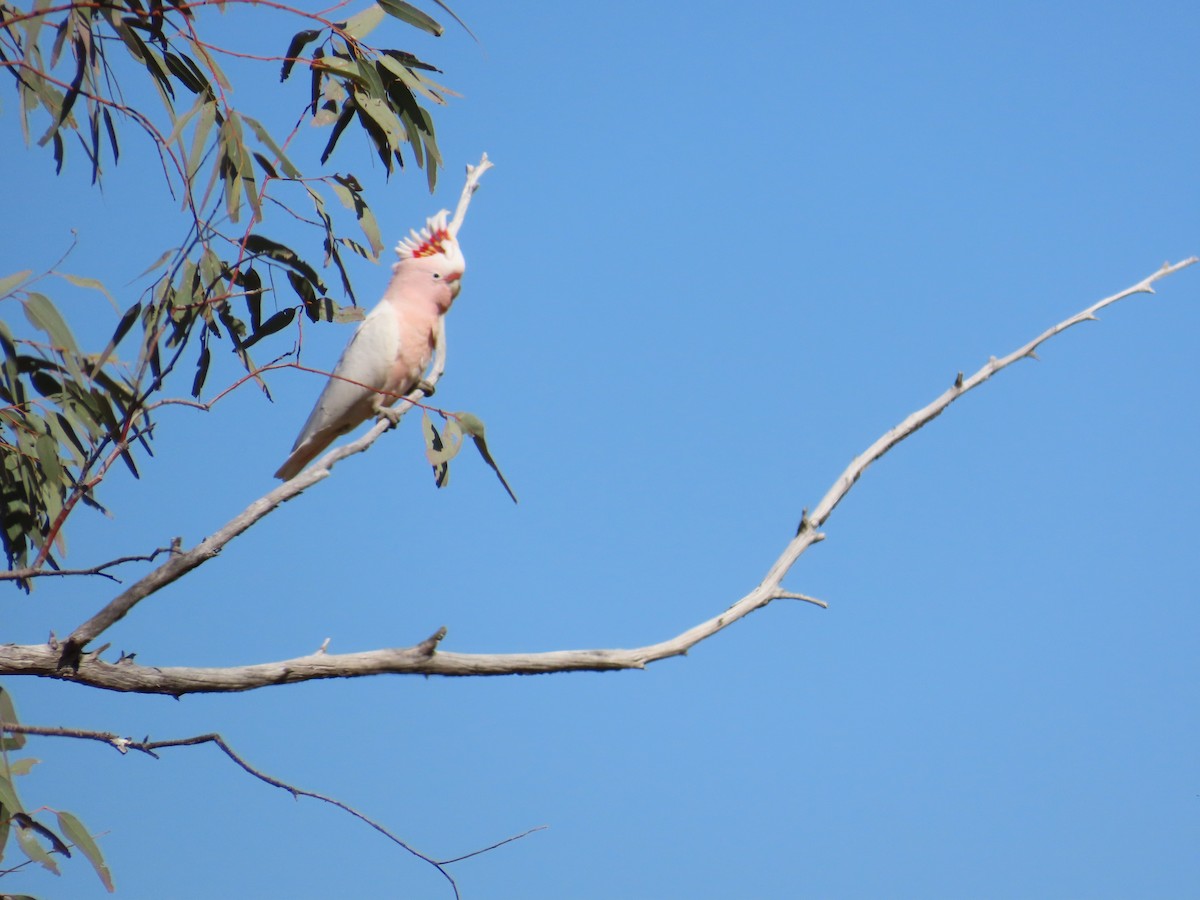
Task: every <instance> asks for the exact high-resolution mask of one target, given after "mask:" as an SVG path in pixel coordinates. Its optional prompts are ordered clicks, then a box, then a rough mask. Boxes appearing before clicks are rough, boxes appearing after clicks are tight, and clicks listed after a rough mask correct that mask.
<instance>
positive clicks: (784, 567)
mask: <svg viewBox="0 0 1200 900" xmlns="http://www.w3.org/2000/svg"><path fill="white" fill-rule="evenodd" d="M1196 261H1197V259H1196V258H1195V257H1192V258H1190V259H1185V260H1182V261H1181V262H1178V263H1175V264H1173V265H1170V264H1168V265H1164V266H1163V267H1162V268H1161V269H1159V270H1158V271H1156V272H1155V273H1153V274H1152V275H1150V276H1148V277H1147V278H1144V279H1143V280H1142V281H1140V282H1138V283H1137V284H1135V285H1133V286H1132V287H1129V288H1126V289H1125V290H1123V291H1120V292H1119V293H1116V294H1113V295H1112V296H1111V297H1106V298H1104V299H1103V300H1100V301H1098V302H1097V303H1094V304H1092V305H1091V306H1089V307H1088V308H1087V309H1084V310H1082V311H1081V312H1079V313H1076V314H1075V315H1073V316H1071V317H1070V318H1068V319H1065V320H1063V321H1062V322H1059V323H1058V324H1056V325H1054V326H1052V327H1050V328H1048V329H1047V330H1046V331H1044V332H1042V333H1041V334H1039V335H1038V336H1037V337H1035V338H1034V339H1033V340H1031V341H1029V342H1028V343H1027V344H1025V345H1023V346H1021V347H1018V348H1017V349H1016V350H1014V351H1013V352H1012V353H1010V354H1008V355H1007V356H1004V357H1001V358H999V359H996V358H994V357H993V358H992V359H991V360H989V361H988V362H987V363H986V364H985V365H984V366H983V367H981V368H980V369H979V370H978V371H977V372H975V373H974V374H973V375H971V376H970V377H966V378H965V377H964V376H963V374H962V373H961V372H960V373H958V375H957V377H956V378H955V379H954V380H953V383H952V385H951V386H950V387H949V388H948V389H947V390H946V391H944V392H943V393H942V394H941V395H940V396H938V397H937V398H936V399H935V400H933V401H932V402H931V403H929V404H928V405H926V406H925V407H923V408H921V409H919V410H917V411H916V412H914V413H912V414H911V415H909V416H908V417H907V418H905V419H904V421H902V422H900V423H899V424H898V425H896V426H895V427H894V428H892V429H890V430H889V431H888V432H886V433H885V434H884V435H883V436H881V437H880V438H879V439H878V440H877V441H875V443H873V444H872V445H871V446H870V447H868V448H867V449H866V450H865V451H864V452H863V453H862V454H860V455H859V456H857V457H856V458H855V459H854V460H853V461H852V462H851V463H850V465H849V466H847V467H846V469H845V471H844V472H842V474H841V475H840V476H839V477H838V478H837V480H836V481H835V482H834V483H833V485H832V486H831V487H830V488H829V490H828V491H826V493H825V496H823V497H822V498H821V500H820V502H819V503H818V504H817V505H816V507H814V510H813V512H812V514H811V515H810V514H808V513H807V512H805V513H804V514H803V515H802V517H801V521H800V527H799V528H798V529H797V531H796V535H795V536H794V537H793V538H792V539H791V540H790V541H789V542H788V544H787V545H786V546H785V547H784V549H783V552H782V553H781V554H780V555H779V557H778V559H776V560H775V562H774V563H773V564H772V565H771V567H770V569H769V570H768V571H767V574H766V576H765V577H764V578H763V580H762V582H760V583H759V585H758V586H757V587H755V588H754V589H753V590H752V591H750V592H749V593H748V594H746V595H745V596H744V597H742V598H741V599H740V600H738V601H737V602H736V603H734V604H733V605H732V606H730V607H729V608H728V609H726V610H725V611H724V612H723V613H721V614H719V615H717V616H714V617H712V618H710V619H708V620H707V621H704V622H701V623H700V624H698V625H695V626H694V627H692V628H689V629H688V630H686V631H684V632H682V633H681V634H678V635H676V636H675V637H673V638H670V639H668V640H665V641H662V642H659V643H657V644H650V645H648V646H645V647H638V648H634V649H627V650H626V649H613V650H557V651H551V652H545V653H499V654H496V653H487V654H472V653H444V652H441V651H440V650H438V646H439V644H440V642H441V640H442V638H443V637H444V636H445V629H442V630H440V631H439V632H438V633H437V634H435V635H433V636H432V637H430V638H427V639H426V640H424V641H422V642H421V643H419V644H417V645H416V646H413V647H407V648H398V649H383V650H371V651H365V652H361V653H343V654H330V653H325V652H323V651H318V652H317V653H314V654H310V655H308V656H300V657H296V658H294V659H288V660H282V661H279V662H271V663H259V664H256V665H248V666H228V667H222V668H195V667H166V668H160V667H156V666H142V665H138V664H136V663H134V662H133V661H132V659H130V658H122V659H120V660H118V661H117V662H115V663H109V662H105V661H103V660H101V659H100V658H99V656H100V654H99V652H97V653H93V654H85V653H83V652H82V648H83V647H85V646H86V644H87V642H88V641H90V640H92V639H93V638H94V637H96V636H97V635H98V634H100V633H101V632H102V631H103V630H104V629H105V628H107V627H108V625H111V624H112V622H115V621H116V620H117V619H119V618H120V617H121V616H123V615H124V614H125V613H126V612H128V611H129V609H131V608H132V607H133V605H134V604H136V603H137V602H138V601H139V600H140V599H142V598H144V597H146V596H149V594H151V593H153V592H154V591H155V590H157V589H158V588H159V587H161V586H162V585H163V584H166V583H169V582H170V581H173V580H175V579H176V578H178V577H180V576H181V575H182V574H184V573H185V572H187V571H190V570H191V569H193V568H195V567H196V566H198V565H200V564H201V563H203V562H204V561H206V560H207V559H209V558H211V557H212V556H213V555H215V554H216V552H217V551H219V550H220V548H221V547H223V546H224V545H225V544H226V543H228V541H229V540H232V539H233V538H234V537H236V536H237V535H238V534H241V533H242V532H243V531H245V530H246V529H247V528H249V527H250V526H251V525H253V524H254V523H255V522H256V521H258V520H259V519H261V518H262V517H263V516H265V515H267V513H269V512H271V510H273V509H275V508H276V507H277V506H278V505H279V504H280V503H283V502H284V501H286V500H289V499H291V498H292V497H294V496H295V495H296V494H298V493H300V492H301V491H302V490H304V489H305V488H307V487H309V486H310V485H312V484H314V483H316V482H317V481H319V480H321V479H323V478H324V477H326V476H327V475H328V474H329V468H330V466H332V465H333V464H334V463H335V462H337V461H338V460H340V459H342V458H344V457H345V456H349V455H350V454H352V453H358V452H361V451H362V450H365V449H366V448H367V447H368V446H369V445H370V444H371V443H372V442H373V441H374V440H375V439H376V438H377V437H378V436H379V435H380V434H382V432H383V431H384V430H385V429H386V427H387V423H383V422H381V423H379V424H377V425H376V426H375V427H374V428H373V429H371V431H370V432H368V433H367V434H366V435H365V436H364V437H362V438H360V439H359V440H357V441H354V442H352V443H350V444H347V445H345V446H343V447H340V448H338V449H336V450H334V451H332V452H331V453H329V454H327V455H326V456H325V457H324V458H322V459H321V461H320V462H318V463H317V464H316V465H315V466H313V467H312V468H310V469H308V470H307V471H306V472H305V473H303V474H301V475H300V476H298V477H297V478H295V479H293V480H292V481H290V482H288V483H286V484H284V485H282V486H280V487H278V488H276V489H275V490H273V491H271V493H269V494H267V495H266V496H265V497H263V498H262V499H260V500H258V501H256V502H255V503H254V504H251V506H250V507H248V508H247V509H246V510H245V511H244V512H243V513H242V514H241V515H240V516H238V517H237V518H235V519H234V520H232V521H231V522H230V523H228V524H227V525H225V526H224V527H223V528H222V529H220V530H219V531H217V532H215V533H214V534H213V535H211V536H210V537H208V538H206V539H205V540H204V541H201V542H200V544H198V545H197V546H196V547H194V548H192V549H191V550H189V551H186V552H183V553H180V554H179V555H178V556H175V557H174V558H172V559H171V560H170V561H169V562H168V563H166V564H165V565H163V566H161V567H160V568H159V569H156V570H155V571H154V572H152V573H150V574H149V575H148V576H146V578H144V579H142V581H140V582H138V584H136V585H134V586H133V587H131V588H130V589H129V591H126V592H125V594H122V595H121V596H120V597H118V598H117V599H116V600H114V601H113V602H112V603H110V604H109V606H108V607H106V608H105V609H104V610H102V611H101V612H100V613H99V614H98V615H97V616H94V617H93V618H92V619H91V620H89V621H88V622H86V623H84V625H81V626H80V627H79V628H78V629H76V630H75V632H74V633H73V634H72V635H71V637H70V638H68V642H67V645H66V647H65V648H64V647H60V646H59V645H58V644H57V643H54V642H52V643H49V644H40V645H30V646H13V645H9V646H4V647H0V675H38V676H44V677H48V678H57V679H61V680H64V681H76V682H79V683H81V684H87V685H91V686H92V687H99V688H105V689H107V690H114V691H132V692H139V693H157V694H173V695H175V696H179V695H182V694H188V693H220V692H230V691H248V690H254V689H256V688H260V687H266V686H268V685H276V684H294V683H296V682H300V681H311V680H314V679H320V678H355V677H362V676H365V675H383V674H395V675H447V676H467V675H533V674H543V673H549V672H569V671H592V672H595V671H610V670H614V669H641V668H645V666H646V665H648V664H649V663H652V662H655V661H657V660H660V659H666V658H668V657H672V656H681V655H683V654H686V653H687V652H688V650H689V649H691V648H692V647H694V646H695V645H696V644H698V643H700V642H701V641H703V640H706V639H707V638H709V637H712V636H713V635H714V634H716V633H717V632H719V631H722V630H724V629H725V628H728V627H729V626H730V625H732V624H733V623H734V622H736V621H738V620H739V619H742V618H744V617H746V616H747V615H749V614H750V613H752V612H754V611H755V610H758V609H762V608H763V607H764V606H767V605H768V604H769V603H771V602H772V601H773V600H780V599H794V600H804V601H806V602H810V603H814V604H817V605H820V606H824V605H825V604H824V603H823V602H822V601H820V600H817V599H815V598H812V597H808V596H805V595H803V594H796V593H793V592H791V591H787V590H785V589H784V588H783V586H782V584H783V579H784V578H785V577H786V576H787V574H788V572H789V571H790V570H791V568H792V566H793V565H795V563H796V561H797V560H798V559H799V558H800V556H801V554H803V553H804V551H805V550H807V549H808V548H809V547H810V546H812V545H813V544H814V543H817V542H818V541H820V540H822V539H824V535H823V534H822V533H821V532H820V531H819V530H818V529H819V528H820V527H821V526H822V525H823V524H824V523H825V521H826V520H828V518H829V516H830V515H831V514H832V513H833V510H834V509H835V508H836V507H837V505H838V503H840V502H841V500H842V498H844V497H845V496H846V494H847V493H849V491H850V489H851V488H852V487H853V486H854V484H855V483H856V482H857V481H858V479H859V478H860V477H861V476H862V474H863V473H864V472H865V471H866V470H867V468H868V467H869V466H870V465H871V464H872V463H873V462H875V461H876V460H878V459H880V458H881V457H882V456H883V455H884V454H886V453H887V452H888V451H889V450H891V449H892V448H893V447H894V446H896V444H898V443H900V442H901V441H903V440H904V439H905V438H907V437H909V436H911V435H912V434H913V433H914V432H916V431H917V430H918V429H920V428H921V427H922V426H923V425H925V424H927V423H929V422H930V421H932V420H933V419H935V418H936V417H937V416H939V415H941V414H942V413H943V412H944V411H945V410H946V409H947V408H948V407H949V406H950V404H952V403H953V402H954V401H955V400H957V399H959V398H960V397H962V396H963V395H964V394H966V393H967V392H968V391H971V390H973V389H975V388H977V387H979V385H981V384H983V383H984V382H985V381H987V380H988V379H989V378H991V377H992V376H993V375H995V374H996V373H997V372H1000V371H1002V370H1003V369H1005V368H1007V367H1008V366H1010V365H1012V364H1013V363H1015V362H1018V361H1019V360H1022V359H1025V358H1027V357H1033V356H1034V354H1035V351H1036V350H1037V348H1038V347H1039V346H1040V345H1041V344H1043V343H1045V342H1046V341H1048V340H1050V338H1052V337H1054V336H1056V335H1058V334H1060V333H1062V332H1063V331H1066V330H1067V329H1068V328H1071V327H1073V326H1075V325H1078V324H1080V323H1081V322H1087V321H1092V320H1094V319H1095V318H1096V313H1097V312H1099V311H1100V310H1101V309H1103V308H1105V307H1106V306H1109V305H1111V304H1113V303H1116V302H1117V301H1119V300H1123V299H1125V298H1126V297H1130V296H1132V295H1135V294H1143V293H1154V288H1153V284H1154V282H1156V281H1158V280H1159V279H1161V278H1165V277H1166V276H1167V275H1170V274H1172V273H1174V272H1177V271H1179V270H1180V269H1183V268H1186V267H1188V266H1190V265H1192V264H1193V263H1195V262H1196ZM441 343H444V342H441ZM443 353H444V347H442V346H440V347H439V362H438V363H437V364H436V365H435V373H434V374H435V375H440V367H441V366H443V365H444V362H445V360H444V355H443ZM122 598H127V599H124V600H123V599H122ZM64 651H69V652H64ZM64 661H65V662H68V663H70V664H69V665H64Z"/></svg>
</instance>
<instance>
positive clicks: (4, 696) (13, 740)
mask: <svg viewBox="0 0 1200 900" xmlns="http://www.w3.org/2000/svg"><path fill="white" fill-rule="evenodd" d="M0 721H2V722H9V723H11V724H13V725H16V724H18V723H19V722H20V721H21V720H20V719H18V718H17V709H16V707H15V706H13V702H12V696H11V695H10V694H9V693H8V691H7V690H5V689H4V688H2V687H0ZM24 746H25V735H23V734H7V733H5V734H4V735H3V737H2V739H0V750H20V749H21V748H22V747H24ZM0 802H3V798H0ZM17 808H20V804H17V806H16V807H14V809H17Z"/></svg>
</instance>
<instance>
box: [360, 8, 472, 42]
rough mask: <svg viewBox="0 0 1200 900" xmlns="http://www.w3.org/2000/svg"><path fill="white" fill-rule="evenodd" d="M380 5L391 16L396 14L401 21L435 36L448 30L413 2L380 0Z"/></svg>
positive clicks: (439, 35)
mask: <svg viewBox="0 0 1200 900" xmlns="http://www.w3.org/2000/svg"><path fill="white" fill-rule="evenodd" d="M379 5H380V6H382V7H383V11H384V12H386V13H387V14H388V15H389V16H395V17H396V18H397V19H399V20H400V21H402V22H407V23H408V24H409V25H412V26H414V27H416V28H420V29H421V30H422V31H427V32H429V33H430V34H432V35H433V36H434V37H441V36H442V33H443V32H445V30H446V29H445V28H443V27H442V26H441V25H439V24H438V22H437V20H435V19H434V18H432V17H431V16H428V15H426V14H425V13H423V12H421V10H419V9H417V8H416V7H415V6H413V5H412V4H411V3H405V2H404V0H379ZM456 18H457V17H456Z"/></svg>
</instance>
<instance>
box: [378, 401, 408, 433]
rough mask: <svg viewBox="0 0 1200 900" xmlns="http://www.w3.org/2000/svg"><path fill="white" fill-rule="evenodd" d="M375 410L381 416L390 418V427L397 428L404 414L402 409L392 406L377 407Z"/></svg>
mask: <svg viewBox="0 0 1200 900" xmlns="http://www.w3.org/2000/svg"><path fill="white" fill-rule="evenodd" d="M375 412H376V413H377V414H378V415H379V418H381V419H387V420H388V428H395V427H396V426H397V425H399V424H400V417H401V416H402V415H404V413H402V412H401V411H400V410H398V409H393V408H392V407H390V406H380V407H377V408H376V410H375Z"/></svg>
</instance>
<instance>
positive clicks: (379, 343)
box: [275, 210, 467, 481]
mask: <svg viewBox="0 0 1200 900" xmlns="http://www.w3.org/2000/svg"><path fill="white" fill-rule="evenodd" d="M446 215H447V213H446V211H445V210H443V211H442V212H440V213H438V214H437V215H436V216H434V217H433V218H431V219H429V220H428V221H427V222H426V224H425V228H424V229H422V231H421V232H420V233H418V232H415V231H414V232H412V235H411V237H408V238H405V239H404V240H402V241H401V242H400V243H399V244H398V245H397V246H396V254H397V255H398V256H399V257H400V260H399V262H397V263H396V264H395V265H393V266H392V280H391V282H390V283H389V284H388V287H387V291H386V292H385V293H384V295H383V299H382V300H380V301H379V303H378V305H376V307H375V308H374V309H372V310H371V312H370V313H368V314H367V317H366V318H365V319H364V320H363V322H362V324H361V325H359V326H358V330H357V331H355V332H354V336H353V337H351V338H350V343H349V344H347V345H346V349H345V350H344V351H342V357H341V359H339V360H338V364H337V366H336V368H334V370H333V377H332V378H330V379H329V381H328V382H327V383H326V384H325V389H324V390H323V391H322V392H321V396H320V397H319V398H318V399H317V405H316V406H315V407H313V411H312V413H311V414H310V415H309V417H308V421H307V422H305V423H304V428H302V429H301V430H300V436H299V437H297V438H296V443H295V444H294V445H293V447H292V453H291V455H290V456H289V457H288V458H287V460H285V461H284V463H283V465H282V466H280V467H279V471H277V472H276V473H275V477H276V478H281V479H283V480H284V481H287V480H288V479H290V478H294V477H295V476H296V475H297V474H298V473H299V472H300V471H301V470H302V469H303V468H304V467H305V466H307V465H308V464H309V463H310V462H311V461H312V460H313V459H315V458H316V457H317V456H318V455H319V454H320V453H321V452H322V451H324V450H325V448H326V447H328V446H329V445H330V444H331V443H333V442H334V441H335V440H337V439H338V438H339V437H341V436H342V435H343V434H346V433H347V432H350V431H352V430H354V429H355V428H357V427H358V426H359V425H360V424H362V423H363V422H365V421H366V420H367V419H370V418H371V417H372V416H375V415H378V414H379V410H380V409H381V408H382V407H388V406H392V405H393V404H394V403H396V401H398V400H399V399H400V398H401V397H403V396H404V395H405V394H407V393H408V392H409V391H411V390H413V388H415V387H416V386H417V384H418V383H420V380H421V377H422V376H423V375H424V374H425V370H426V369H428V368H429V363H430V360H432V358H433V350H434V344H435V341H436V339H437V332H438V321H439V319H440V318H441V317H442V316H443V315H445V314H446V311H447V310H449V309H450V304H452V303H453V302H454V298H455V297H457V296H458V291H459V288H460V287H461V286H462V282H461V280H460V279H461V278H462V274H463V271H464V270H465V269H466V267H467V263H466V260H465V259H463V255H462V249H461V248H460V247H459V245H458V241H457V240H455V238H454V236H453V235H451V234H450V232H449V231H448V230H447V227H446Z"/></svg>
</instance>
